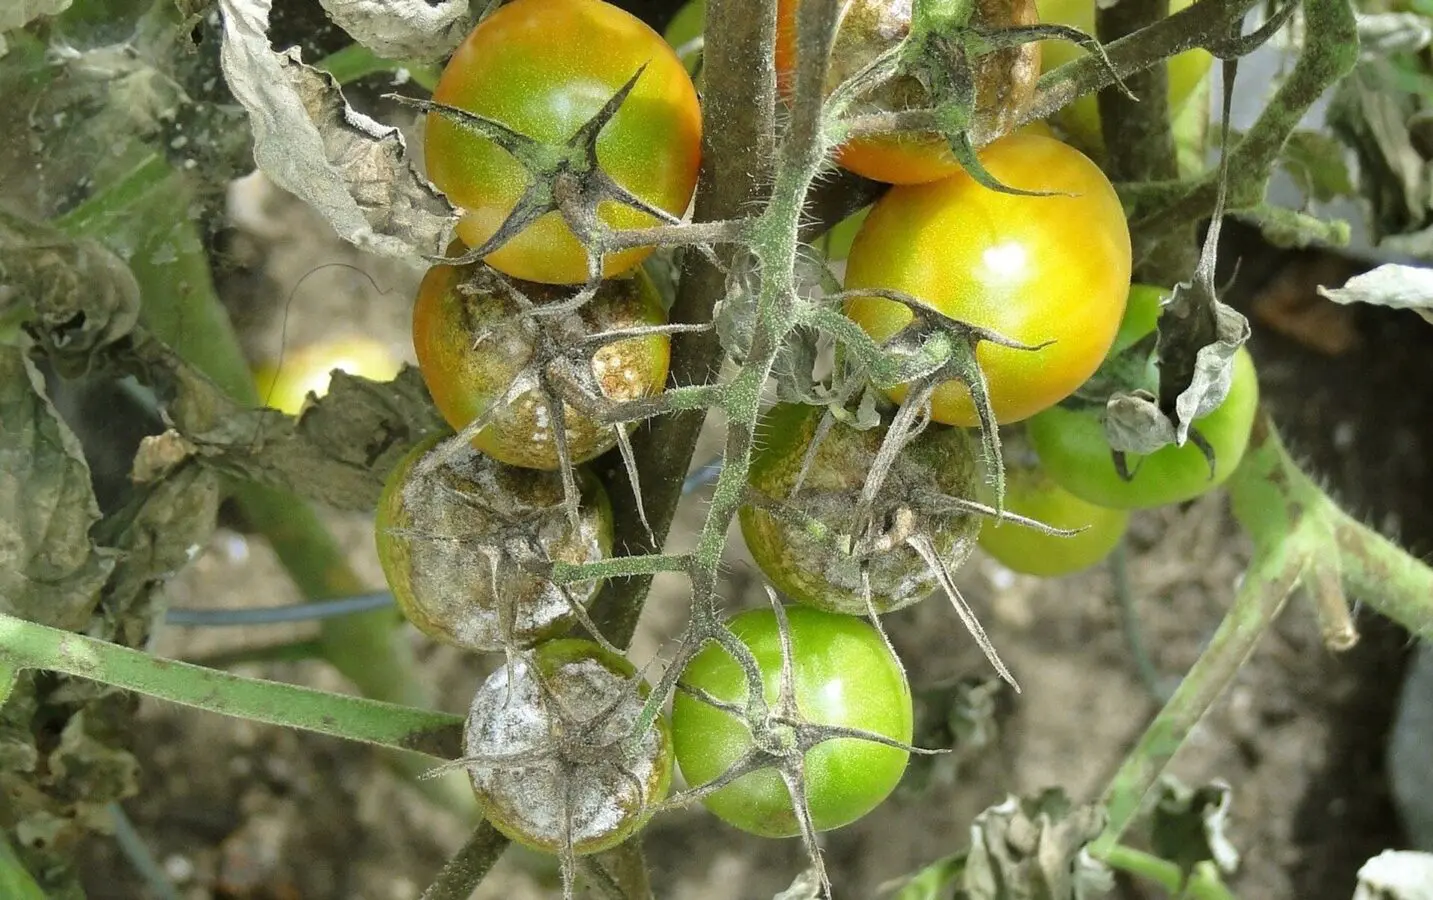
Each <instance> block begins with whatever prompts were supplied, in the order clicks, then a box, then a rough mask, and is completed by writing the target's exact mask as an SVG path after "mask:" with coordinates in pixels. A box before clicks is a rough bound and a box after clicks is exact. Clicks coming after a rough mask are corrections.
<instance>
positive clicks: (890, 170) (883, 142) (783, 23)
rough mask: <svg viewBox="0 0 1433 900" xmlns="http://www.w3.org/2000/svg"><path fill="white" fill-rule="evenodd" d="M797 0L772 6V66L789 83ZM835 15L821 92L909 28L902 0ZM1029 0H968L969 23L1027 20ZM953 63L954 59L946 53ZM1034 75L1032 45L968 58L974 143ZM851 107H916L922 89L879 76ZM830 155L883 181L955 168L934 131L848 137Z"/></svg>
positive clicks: (1009, 116)
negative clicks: (833, 40)
mask: <svg viewBox="0 0 1433 900" xmlns="http://www.w3.org/2000/svg"><path fill="white" fill-rule="evenodd" d="M800 5H801V4H800V0H779V2H778V4H777V9H776V71H777V74H778V77H779V78H780V79H781V82H782V85H783V88H784V89H789V85H790V79H791V74H792V72H793V71H794V70H795V68H796V10H797V7H799V6H800ZM845 6H846V10H845V13H844V14H843V15H842V18H841V25H840V30H839V31H837V33H836V43H835V45H834V46H832V48H831V67H830V69H829V71H828V72H827V75H826V92H827V93H828V94H829V93H830V92H831V91H833V90H835V89H836V87H837V86H838V85H840V84H841V83H842V82H843V81H845V80H846V79H847V78H850V77H851V76H852V75H854V74H856V72H858V71H860V70H861V69H862V68H864V67H865V66H866V65H867V64H868V63H870V62H871V61H872V60H874V59H875V58H876V57H877V56H879V55H880V54H881V53H882V52H884V51H886V50H889V49H890V48H891V47H893V46H895V44H896V43H897V42H899V41H900V40H901V39H902V38H904V37H905V36H906V35H907V34H908V33H909V32H910V26H911V4H910V0H903V2H894V3H893V2H891V0H851V2H849V3H847V4H846V5H845ZM1037 21H1038V14H1037V13H1036V10H1035V2H1034V0H976V3H975V8H974V10H973V11H972V12H971V15H970V24H971V25H972V26H977V27H983V28H989V29H998V28H1011V27H1015V26H1020V25H1034V24H1035V23H1036V22H1037ZM952 65H954V61H952ZM1039 77H1040V45H1039V44H1038V43H1036V42H1033V41H1032V42H1030V43H1028V44H1022V45H1020V46H1018V47H1009V48H1006V49H1004V50H1000V51H997V52H994V53H988V54H986V55H985V56H982V57H981V58H980V59H979V61H978V62H976V64H975V79H976V100H975V117H974V120H973V122H972V123H971V138H972V140H974V141H975V142H976V144H977V145H979V144H981V143H985V142H987V141H989V140H991V139H993V138H996V137H999V136H1001V135H1003V134H1006V133H1008V132H1009V131H1010V130H1011V129H1013V128H1014V127H1015V122H1016V121H1017V120H1018V119H1019V117H1020V115H1021V113H1023V112H1024V111H1025V110H1026V109H1027V108H1028V107H1029V106H1030V101H1031V99H1032V98H1033V97H1034V96H1035V82H1036V80H1037V79H1038V78H1039ZM864 101H868V102H865V105H864V106H861V107H859V108H858V109H857V110H856V111H857V112H885V111H892V110H902V109H922V108H926V107H929V106H930V105H931V103H932V99H931V97H930V95H929V94H928V93H927V92H926V90H925V88H924V87H922V86H921V84H920V83H919V82H917V81H916V80H915V79H914V78H910V77H901V78H895V79H892V80H891V81H889V82H887V83H886V84H885V85H883V86H882V87H880V88H879V89H877V90H875V91H873V92H871V94H870V95H869V96H868V97H866V98H864ZM836 158H837V161H838V162H840V163H841V165H843V166H845V167H846V168H847V169H850V170H851V171H852V172H855V173H856V174H858V175H864V176H866V177H867V178H873V179H875V180H876V181H885V182H888V183H890V184H918V183H920V182H924V181H934V180H936V179H937V178H945V177H946V176H948V175H954V174H955V173H957V172H959V171H961V166H960V163H959V162H958V161H957V160H956V158H955V155H954V154H952V153H951V152H950V145H949V143H948V142H947V141H946V139H945V138H944V137H943V136H941V135H938V134H929V133H924V134H892V135H876V136H872V137H862V138H856V139H853V140H851V141H849V142H847V143H846V144H844V145H843V146H842V147H841V148H840V150H839V151H837V156H836Z"/></svg>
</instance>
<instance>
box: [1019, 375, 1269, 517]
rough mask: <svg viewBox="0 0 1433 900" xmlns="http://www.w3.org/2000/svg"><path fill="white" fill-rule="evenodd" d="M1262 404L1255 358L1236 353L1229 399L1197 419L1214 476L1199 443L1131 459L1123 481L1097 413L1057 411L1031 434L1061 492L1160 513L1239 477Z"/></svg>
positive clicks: (1036, 422)
mask: <svg viewBox="0 0 1433 900" xmlns="http://www.w3.org/2000/svg"><path fill="white" fill-rule="evenodd" d="M1258 406H1259V379H1258V375H1257V374H1256V373H1255V371H1254V359H1253V357H1251V356H1250V355H1249V351H1248V350H1245V349H1244V348H1243V347H1240V348H1239V350H1238V352H1237V353H1235V355H1234V378H1233V381H1232V383H1231V384H1230V387H1229V396H1228V397H1226V398H1225V400H1224V403H1223V404H1222V405H1221V406H1220V407H1219V408H1218V409H1216V410H1214V411H1213V412H1212V413H1210V414H1209V415H1207V416H1205V417H1203V418H1202V419H1196V420H1195V421H1194V424H1195V426H1196V427H1197V428H1198V429H1199V433H1200V434H1202V435H1203V436H1204V438H1205V439H1206V440H1207V441H1209V443H1210V445H1211V446H1212V447H1213V449H1214V459H1215V467H1214V477H1213V478H1210V477H1209V464H1208V463H1207V462H1206V461H1205V459H1204V454H1203V453H1201V452H1200V450H1199V448H1198V447H1196V446H1194V444H1193V442H1189V443H1186V444H1185V445H1184V446H1183V447H1176V446H1174V445H1173V444H1171V445H1169V446H1166V447H1161V448H1160V449H1158V450H1156V451H1155V452H1153V453H1151V454H1149V455H1148V456H1143V457H1140V456H1134V455H1131V456H1129V457H1128V460H1127V465H1128V466H1129V468H1130V469H1131V470H1134V467H1135V466H1139V469H1138V471H1137V472H1136V473H1135V476H1134V478H1133V479H1132V480H1130V481H1125V480H1124V479H1122V478H1120V476H1119V473H1118V472H1117V471H1116V470H1115V465H1114V460H1113V458H1112V457H1111V456H1110V446H1109V443H1108V442H1107V441H1106V440H1105V429H1104V423H1103V422H1102V421H1101V420H1100V417H1099V415H1098V414H1097V413H1096V412H1095V411H1093V410H1072V409H1066V408H1064V407H1060V406H1057V407H1055V408H1053V409H1049V410H1046V411H1045V412H1043V413H1041V414H1040V415H1038V416H1035V417H1034V418H1033V419H1031V420H1030V422H1029V423H1028V425H1027V428H1026V432H1027V434H1028V436H1029V439H1030V445H1031V446H1032V447H1033V448H1034V450H1035V453H1036V455H1037V456H1039V457H1040V463H1041V465H1043V466H1044V467H1045V469H1046V471H1048V472H1049V473H1050V477H1051V478H1053V479H1054V480H1055V481H1056V482H1057V483H1059V485H1060V486H1061V487H1063V488H1064V489H1065V490H1067V491H1069V492H1070V493H1072V494H1074V495H1075V496H1077V497H1080V498H1083V499H1084V500H1087V501H1089V502H1090V503H1094V504H1097V505H1099V506H1108V507H1111V508H1114V509H1153V508H1154V507H1157V506H1165V505H1167V504H1170V503H1182V502H1183V501H1185V500H1192V499H1194V498H1195V497H1198V496H1200V495H1201V494H1204V493H1206V492H1208V491H1210V490H1212V489H1214V488H1216V487H1218V486H1219V485H1221V484H1223V483H1224V482H1225V481H1226V480H1227V479H1228V478H1229V476H1230V475H1231V474H1233V472H1234V469H1235V467H1236V466H1238V465H1239V460H1240V459H1242V458H1243V456H1244V451H1245V449H1246V448H1247V447H1248V446H1249V433H1250V431H1251V429H1252V428H1253V424H1254V413H1255V411H1256V410H1257V408H1258Z"/></svg>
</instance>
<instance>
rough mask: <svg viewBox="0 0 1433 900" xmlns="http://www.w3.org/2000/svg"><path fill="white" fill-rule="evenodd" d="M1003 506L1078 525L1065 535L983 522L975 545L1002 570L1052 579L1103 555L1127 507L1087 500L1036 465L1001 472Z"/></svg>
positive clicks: (1123, 523)
mask: <svg viewBox="0 0 1433 900" xmlns="http://www.w3.org/2000/svg"><path fill="white" fill-rule="evenodd" d="M1005 509H1006V511H1007V512H1012V513H1017V514H1019V515H1022V516H1025V517H1026V518H1029V519H1034V520H1036V521H1038V522H1043V523H1044V524H1046V525H1053V526H1055V527H1056V528H1067V529H1068V528H1082V529H1084V530H1083V531H1081V532H1080V533H1078V534H1076V535H1073V536H1071V537H1061V536H1059V535H1054V534H1042V533H1041V532H1039V531H1036V530H1035V529H1033V528H1030V527H1029V526H1026V525H1021V524H1020V523H1018V522H987V523H986V524H985V527H983V528H982V529H981V530H980V549H982V550H984V551H985V552H986V553H988V554H990V555H991V556H992V557H994V558H995V560H996V561H998V562H999V563H1001V564H1002V565H1004V566H1005V567H1006V568H1007V569H1010V570H1012V571H1015V572H1020V573H1021V574H1024V575H1039V576H1041V577H1042V578H1053V577H1055V576H1057V575H1068V574H1070V573H1072V572H1078V571H1080V570H1081V569H1086V568H1089V567H1090V566H1092V565H1094V564H1095V563H1097V562H1099V561H1100V560H1102V559H1104V558H1105V557H1106V556H1109V554H1110V551H1112V550H1114V549H1115V547H1116V546H1118V545H1119V542H1120V538H1122V537H1124V533H1125V531H1126V530H1127V529H1128V528H1129V512H1128V511H1127V510H1123V509H1106V508H1104V507H1102V506H1096V505H1094V504H1093V503H1087V502H1085V501H1084V500H1081V499H1080V498H1079V497H1076V496H1075V495H1074V494H1072V493H1070V492H1069V491H1067V490H1065V489H1064V488H1062V487H1060V486H1059V485H1058V484H1056V483H1055V482H1054V481H1052V480H1051V479H1050V476H1049V475H1047V474H1045V472H1044V471H1043V470H1041V469H1039V468H1025V467H1011V468H1009V469H1006V471H1005Z"/></svg>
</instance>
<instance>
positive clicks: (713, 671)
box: [672, 607, 914, 837]
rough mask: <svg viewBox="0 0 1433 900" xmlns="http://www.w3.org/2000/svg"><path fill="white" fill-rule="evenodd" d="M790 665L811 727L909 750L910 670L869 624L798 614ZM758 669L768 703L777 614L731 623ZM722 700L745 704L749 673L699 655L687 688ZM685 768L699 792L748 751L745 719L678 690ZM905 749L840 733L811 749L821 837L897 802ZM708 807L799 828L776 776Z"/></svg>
mask: <svg viewBox="0 0 1433 900" xmlns="http://www.w3.org/2000/svg"><path fill="white" fill-rule="evenodd" d="M786 615H787V618H788V621H789V623H790V626H789V627H790V636H791V648H792V656H791V659H790V660H789V661H788V662H789V664H790V667H791V673H792V685H793V688H794V692H795V701H796V706H797V708H798V709H799V710H800V712H801V714H802V716H804V717H805V719H806V720H807V721H809V722H811V723H813V724H818V725H835V726H844V727H847V728H857V729H861V730H862V731H867V732H872V733H875V734H880V735H883V736H885V737H887V738H890V739H892V740H895V741H899V742H902V743H907V742H909V741H910V739H911V730H912V727H913V724H912V723H913V720H914V713H913V710H912V705H911V694H910V688H909V686H908V685H907V684H906V678H905V673H904V672H903V671H902V670H901V667H900V666H899V665H898V664H897V663H896V661H895V660H894V659H892V658H891V655H890V651H888V650H887V649H886V644H885V642H884V641H883V640H882V639H881V636H880V635H879V634H877V633H876V630H875V629H874V628H872V627H871V626H870V625H868V624H866V623H865V622H863V621H861V620H860V619H857V618H854V617H852V616H841V615H834V614H831V613H825V612H819V611H817V610H814V609H803V608H801V607H793V608H791V609H788V610H787V612H786ZM729 625H730V627H731V630H732V631H733V632H734V633H735V634H736V636H737V637H738V638H739V639H740V640H741V642H742V643H743V644H745V645H746V646H747V647H748V648H750V650H751V652H752V655H753V656H754V657H755V658H756V663H757V665H758V666H759V667H760V669H761V679H762V687H763V691H764V697H765V698H766V701H767V703H769V704H770V703H775V702H776V701H777V699H778V691H779V682H780V678H781V671H782V665H783V660H782V651H781V638H780V631H779V630H778V624H777V618H776V614H775V613H774V612H773V611H772V610H770V609H756V610H751V611H749V612H744V613H741V614H740V615H738V616H736V617H735V618H733V619H732V620H731V622H730V623H729ZM680 683H681V684H682V685H686V686H688V687H691V688H696V689H699V690H702V691H705V692H706V693H707V694H709V695H711V696H713V697H716V698H718V699H720V700H725V701H729V702H735V703H740V702H742V701H743V700H745V699H746V686H747V681H746V673H745V672H744V671H743V670H742V668H741V666H740V665H739V664H738V663H737V661H736V659H735V658H734V657H733V656H732V655H731V654H730V653H729V652H727V651H726V650H725V649H723V648H721V647H719V646H710V647H707V648H706V649H704V650H703V651H702V652H701V653H699V654H697V656H695V657H694V658H693V659H692V660H691V662H689V663H688V664H687V667H686V668H685V669H684V670H683V671H682V677H681V682H680ZM672 740H673V743H674V746H675V748H676V755H677V765H678V766H679V767H680V768H681V770H682V775H683V776H684V777H685V778H686V780H687V781H688V782H689V783H690V784H693V785H701V784H706V783H707V782H709V781H712V780H713V779H715V778H718V777H720V776H721V775H722V774H723V773H724V772H726V771H727V769H728V768H730V767H731V765H732V764H733V763H735V762H736V761H737V760H739V759H740V758H741V757H742V756H743V755H744V754H745V753H747V751H748V750H750V749H751V747H752V732H751V730H750V726H749V725H748V723H746V722H744V721H742V720H741V719H740V718H738V717H736V716H735V715H733V714H732V713H730V712H727V711H724V710H721V709H717V708H716V707H713V706H710V705H708V704H706V703H703V702H702V701H701V700H699V699H697V698H695V697H693V696H691V695H689V694H686V693H682V692H680V691H679V692H678V693H677V694H676V695H675V697H674V698H673V701H672ZM908 757H909V753H908V752H907V751H905V750H902V749H899V748H897V747H891V746H887V745H884V744H878V743H874V742H871V741H865V740H861V739H859V738H835V739H832V740H827V741H823V742H821V743H820V744H817V745H816V746H815V747H813V748H812V749H810V750H808V751H807V753H806V758H805V776H806V801H807V803H808V804H809V806H810V810H811V818H812V821H813V824H814V825H815V827H816V830H818V831H826V830H829V829H832V828H840V827H841V826H842V825H847V824H850V823H851V822H854V821H856V820H857V819H859V818H861V817H862V816H864V815H865V814H866V813H868V812H870V811H871V810H872V809H875V808H876V807H877V806H878V805H880V803H881V801H882V800H884V799H886V797H887V796H889V795H890V793H891V791H892V790H894V789H895V786H896V783H897V782H899V781H900V779H901V774H902V773H903V772H904V771H905V768H906V760H907V759H908ZM703 803H704V804H705V805H706V807H707V809H709V810H711V811H712V812H713V813H715V814H716V816H717V817H718V818H720V819H721V820H722V821H724V822H727V823H728V824H730V825H733V826H735V827H737V828H740V829H741V830H743V831H747V832H750V833H752V834H757V835H761V836H763V837H790V836H792V835H795V834H798V833H799V828H798V825H797V821H796V814H795V811H794V809H793V807H792V804H791V795H790V793H788V791H787V788H786V784H785V782H783V781H782V779H781V776H780V774H779V773H778V772H776V771H775V770H773V769H761V770H758V771H755V772H751V773H749V774H747V775H744V776H742V777H741V778H739V779H737V780H736V781H733V782H732V783H731V784H728V785H726V786H724V787H722V788H720V789H719V790H717V791H715V792H713V793H712V794H709V795H708V796H707V797H706V798H704V800H703Z"/></svg>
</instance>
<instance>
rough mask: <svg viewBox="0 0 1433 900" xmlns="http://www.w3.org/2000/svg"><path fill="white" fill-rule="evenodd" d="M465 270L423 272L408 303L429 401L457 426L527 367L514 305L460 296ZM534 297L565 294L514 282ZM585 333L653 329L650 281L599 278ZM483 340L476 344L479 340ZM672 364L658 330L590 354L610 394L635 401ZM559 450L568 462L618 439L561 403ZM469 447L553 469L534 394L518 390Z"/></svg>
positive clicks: (548, 434) (658, 307)
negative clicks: (563, 427) (563, 437)
mask: <svg viewBox="0 0 1433 900" xmlns="http://www.w3.org/2000/svg"><path fill="white" fill-rule="evenodd" d="M471 272H472V269H471V268H470V267H465V266H449V265H444V264H441V263H440V264H438V265H436V266H433V267H432V268H431V269H429V270H428V272H427V274H426V275H424V277H423V281H422V283H421V284H420V285H419V287H418V296H417V298H416V299H415V300H414V303H413V349H414V352H415V353H416V354H417V356H418V366H419V369H420V370H421V371H422V373H423V381H424V383H426V384H427V386H428V393H429V394H431V395H432V397H433V405H434V406H436V407H437V408H438V412H440V413H442V415H443V418H445V419H446V420H447V421H448V424H449V425H451V426H452V427H453V429H454V430H455V431H456V430H462V429H463V428H465V427H466V426H467V425H468V424H469V423H470V422H472V421H473V420H474V419H476V418H477V417H478V416H479V415H481V414H482V413H483V412H484V411H485V410H486V409H487V408H488V406H489V405H490V404H492V403H494V402H496V401H497V400H498V399H499V398H501V397H502V396H503V394H504V393H505V392H506V391H507V389H508V386H509V385H510V384H511V383H512V381H513V378H514V377H515V376H516V375H517V374H518V372H519V371H520V370H521V369H522V367H523V366H525V365H526V364H527V362H528V360H529V358H530V356H531V353H532V345H531V344H530V343H528V342H526V341H525V339H524V337H523V335H522V332H521V326H520V325H518V324H516V322H515V318H514V316H515V314H516V312H517V308H516V307H515V306H514V305H512V304H511V303H510V301H508V300H507V298H505V297H498V296H496V295H494V294H491V293H481V292H479V293H467V294H465V293H464V292H463V291H461V290H460V289H459V288H460V286H461V285H462V284H463V282H464V280H465V279H466V278H467V277H469V275H470V274H471ZM518 287H519V288H520V289H521V290H522V291H523V292H524V293H525V294H526V295H527V296H528V297H529V298H531V299H532V300H533V301H534V302H537V303H541V302H543V301H544V299H549V298H565V297H567V296H569V295H570V293H571V292H570V290H566V289H564V290H558V289H554V288H545V287H544V286H543V285H540V284H527V285H519V286H518ZM578 315H579V316H581V317H582V320H583V323H584V324H585V326H586V327H587V329H588V331H589V332H591V331H609V330H612V329H615V328H622V327H632V326H639V325H661V324H665V323H666V321H667V315H666V312H665V311H664V310H663V309H662V301H661V297H660V295H659V294H658V293H657V288H656V285H654V284H653V283H652V280H651V278H649V277H648V276H647V274H646V273H645V272H643V271H641V270H640V269H639V270H638V271H637V272H635V273H634V274H633V275H631V276H629V277H626V278H614V279H609V280H607V281H605V282H603V284H602V287H600V288H599V289H598V292H597V296H596V297H595V298H593V300H592V301H591V302H589V303H588V304H587V305H586V306H585V307H584V308H583V309H582V311H581V312H580V313H578ZM480 337H481V338H482V340H479V338H480ZM670 361H671V341H670V339H669V338H668V337H667V336H666V335H647V336H643V337H635V338H627V339H626V340H621V341H614V342H613V343H610V344H606V345H604V346H602V347H600V348H598V349H597V351H596V352H595V353H593V354H592V371H593V374H594V376H595V377H596V378H597V380H598V384H599V386H600V387H601V389H602V391H603V393H604V394H605V395H606V396H607V397H608V398H609V399H612V400H634V399H637V398H639V397H644V396H647V395H650V394H655V393H658V392H660V391H661V390H662V388H663V386H664V385H665V384H666V380H667V368H668V364H669V363H670ZM564 414H565V416H566V420H567V449H568V452H569V454H570V455H571V457H572V462H573V463H574V464H576V463H581V462H586V461H587V460H589V459H592V458H593V457H595V456H598V455H600V454H602V453H605V452H606V451H607V450H609V449H611V448H612V447H613V446H614V445H615V444H616V441H617V437H616V434H615V433H614V432H613V430H612V428H611V427H610V426H602V425H599V424H598V423H596V422H594V421H593V420H592V419H590V418H588V417H587V416H586V415H584V414H583V413H580V412H578V411H577V410H575V409H573V408H572V407H570V406H567V407H565V409H564ZM473 446H475V447H477V448H478V449H479V450H481V451H483V452H484V453H486V454H488V455H489V456H491V457H493V458H494V459H496V460H498V461H500V462H504V463H507V464H508V465H511V466H523V467H526V468H534V469H556V468H558V467H559V460H558V457H557V446H556V443H555V442H554V441H553V440H552V428H551V423H550V422H549V421H548V413H547V410H546V408H545V405H544V403H543V401H542V398H541V397H539V396H538V394H537V392H536V391H528V392H527V393H524V394H522V395H520V396H518V397H517V398H516V399H515V400H514V401H513V402H512V403H511V404H509V405H508V407H507V408H506V409H504V410H503V411H502V412H500V413H498V414H497V416H496V417H495V418H494V419H493V421H492V422H491V423H490V424H489V425H488V426H487V427H486V428H484V429H483V430H482V431H480V432H479V433H478V436H477V437H476V438H474V439H473Z"/></svg>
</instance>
